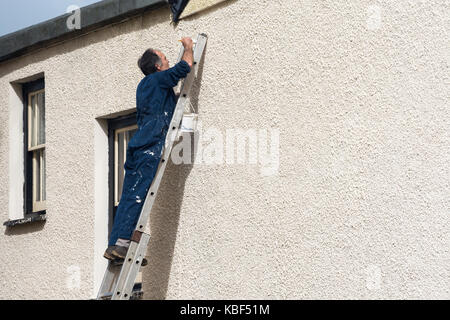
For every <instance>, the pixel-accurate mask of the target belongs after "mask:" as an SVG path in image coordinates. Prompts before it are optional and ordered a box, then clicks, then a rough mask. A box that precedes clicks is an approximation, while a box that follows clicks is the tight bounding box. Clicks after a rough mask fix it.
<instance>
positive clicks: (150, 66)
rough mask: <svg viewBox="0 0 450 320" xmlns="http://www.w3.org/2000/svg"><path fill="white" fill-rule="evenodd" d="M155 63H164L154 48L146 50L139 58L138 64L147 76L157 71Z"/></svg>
mask: <svg viewBox="0 0 450 320" xmlns="http://www.w3.org/2000/svg"><path fill="white" fill-rule="evenodd" d="M155 64H158V65H162V61H161V58H160V57H159V56H158V55H157V54H156V53H155V50H153V49H151V48H150V49H147V50H145V52H144V54H143V55H142V57H140V58H139V60H138V66H139V68H140V69H141V71H142V73H143V74H144V75H146V76H148V75H149V74H152V73H154V72H156V70H158V69H156V66H155Z"/></svg>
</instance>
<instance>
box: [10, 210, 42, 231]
mask: <svg viewBox="0 0 450 320" xmlns="http://www.w3.org/2000/svg"><path fill="white" fill-rule="evenodd" d="M46 219H47V216H46V214H45V211H42V212H35V213H32V214H27V215H25V217H24V218H22V219H17V220H8V221H6V222H3V225H4V226H6V227H14V226H17V225H22V224H27V223H32V222H37V221H45V220H46Z"/></svg>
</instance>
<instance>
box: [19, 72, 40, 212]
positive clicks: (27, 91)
mask: <svg viewBox="0 0 450 320" xmlns="http://www.w3.org/2000/svg"><path fill="white" fill-rule="evenodd" d="M39 92H44V101H45V80H44V78H40V79H37V80H35V81H31V82H28V83H25V84H23V85H22V96H23V133H24V134H23V137H24V144H23V146H24V177H25V179H24V186H23V192H24V217H25V218H27V217H30V216H34V215H41V214H45V213H46V201H45V200H44V201H39V202H34V198H35V194H34V192H35V188H34V187H33V179H34V172H33V161H35V157H34V154H35V151H36V150H41V149H43V150H44V152H45V142H44V144H41V145H38V146H34V147H32V148H31V147H30V146H31V139H30V138H31V132H30V130H29V128H30V122H31V117H30V100H31V94H32V93H34V94H37V93H39ZM44 108H45V102H44ZM44 110H45V109H44ZM44 124H45V113H44ZM44 132H45V125H44ZM30 149H31V150H30ZM43 174H44V175H46V173H45V172H43ZM40 181H42V176H41V179H40Z"/></svg>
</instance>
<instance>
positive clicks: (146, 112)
mask: <svg viewBox="0 0 450 320" xmlns="http://www.w3.org/2000/svg"><path fill="white" fill-rule="evenodd" d="M190 70H191V68H190V67H189V64H188V63H187V62H186V61H184V60H181V61H180V62H179V63H177V64H176V65H175V66H174V67H172V68H170V69H168V70H165V71H160V72H155V73H152V74H149V75H148V76H146V77H145V78H144V79H142V80H141V82H140V83H139V85H138V87H137V90H136V108H137V125H138V131H137V132H136V133H135V134H134V136H133V137H132V138H131V140H130V142H129V143H128V147H127V160H126V162H125V165H124V167H125V178H124V181H123V188H122V195H121V198H120V202H119V206H118V207H117V212H116V216H115V219H114V224H113V228H112V230H111V234H110V237H109V244H108V245H109V246H113V245H115V244H116V241H117V239H118V238H121V239H130V238H131V235H132V233H133V231H134V229H135V228H136V224H137V222H138V220H139V216H140V213H141V209H142V206H143V205H144V201H145V198H146V196H147V191H148V189H149V188H150V185H151V183H152V181H153V178H154V177H155V174H156V170H157V169H158V165H159V162H160V160H161V155H162V152H163V148H164V143H165V140H166V135H167V130H168V128H169V125H170V121H171V120H172V116H173V112H174V110H175V106H176V96H175V93H174V91H173V87H175V86H176V85H177V83H178V81H179V80H180V79H181V78H185V77H186V76H187V74H188V73H189V72H190Z"/></svg>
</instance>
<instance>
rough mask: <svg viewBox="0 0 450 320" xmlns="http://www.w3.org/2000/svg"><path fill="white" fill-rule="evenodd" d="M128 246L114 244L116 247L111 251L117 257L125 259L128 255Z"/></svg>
mask: <svg viewBox="0 0 450 320" xmlns="http://www.w3.org/2000/svg"><path fill="white" fill-rule="evenodd" d="M127 251H128V247H122V246H114V248H113V249H112V251H111V254H112V255H113V256H114V257H115V258H116V259H117V258H119V259H125V257H126V256H127Z"/></svg>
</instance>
